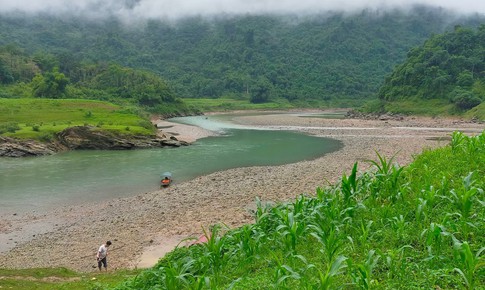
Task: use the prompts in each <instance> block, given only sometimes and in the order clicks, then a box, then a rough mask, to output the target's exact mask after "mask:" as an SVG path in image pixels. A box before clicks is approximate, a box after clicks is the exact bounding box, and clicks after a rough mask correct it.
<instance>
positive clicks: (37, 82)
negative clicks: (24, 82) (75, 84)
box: [32, 69, 69, 99]
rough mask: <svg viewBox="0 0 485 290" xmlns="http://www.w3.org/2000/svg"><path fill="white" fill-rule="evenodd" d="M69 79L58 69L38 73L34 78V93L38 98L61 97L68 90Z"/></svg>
mask: <svg viewBox="0 0 485 290" xmlns="http://www.w3.org/2000/svg"><path fill="white" fill-rule="evenodd" d="M68 83H69V79H68V78H66V76H65V75H64V74H63V73H60V72H59V71H58V70H57V69H54V70H52V71H49V72H45V73H43V74H37V75H36V76H35V77H34V78H33V79H32V90H33V95H34V96H35V97H38V98H50V99H59V98H62V97H63V96H64V94H65V92H66V86H67V84H68Z"/></svg>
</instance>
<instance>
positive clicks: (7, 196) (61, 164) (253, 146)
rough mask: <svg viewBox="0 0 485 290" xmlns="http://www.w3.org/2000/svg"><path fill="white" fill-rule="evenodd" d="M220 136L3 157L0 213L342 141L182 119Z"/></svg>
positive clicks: (124, 192) (308, 155)
mask: <svg viewBox="0 0 485 290" xmlns="http://www.w3.org/2000/svg"><path fill="white" fill-rule="evenodd" d="M174 121H176V122H182V123H186V124H194V125H198V126H200V127H203V128H206V129H209V130H213V131H217V132H219V133H220V134H221V135H220V136H216V137H208V138H203V139H199V140H197V141H196V142H195V143H194V144H192V145H190V146H184V147H179V148H163V149H147V150H131V151H72V152H65V153H60V154H56V155H53V156H45V157H35V158H17V159H10V158H0V213H11V212H26V211H43V210H49V209H53V208H55V207H59V206H64V205H72V204H78V203H82V202H87V201H88V202H92V201H96V200H106V199H111V198H118V197H126V196H132V195H135V194H139V193H143V192H148V191H154V190H157V189H158V188H159V176H160V174H161V173H163V172H165V171H170V172H172V174H173V177H174V183H177V182H183V181H186V180H190V179H192V178H195V177H197V176H200V175H204V174H209V173H212V172H215V171H219V170H225V169H230V168H236V167H245V166H254V165H281V164H286V163H293V162H298V161H302V160H310V159H314V158H317V157H319V156H322V155H324V154H325V153H329V152H333V151H335V150H338V149H339V148H340V146H341V144H340V143H339V142H338V141H335V140H332V139H327V138H319V137H312V136H307V135H304V134H300V133H295V132H290V131H268V130H256V129H254V128H248V127H239V126H236V125H232V124H230V123H227V122H224V121H223V118H221V119H217V118H213V117H211V119H210V120H209V119H208V118H206V117H185V118H177V119H175V120H174Z"/></svg>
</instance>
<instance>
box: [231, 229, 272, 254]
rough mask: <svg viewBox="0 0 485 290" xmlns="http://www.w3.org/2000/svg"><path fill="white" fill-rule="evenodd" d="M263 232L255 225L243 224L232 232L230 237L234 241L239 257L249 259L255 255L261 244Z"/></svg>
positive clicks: (263, 236)
mask: <svg viewBox="0 0 485 290" xmlns="http://www.w3.org/2000/svg"><path fill="white" fill-rule="evenodd" d="M265 236H266V235H265V232H264V231H262V230H260V229H259V228H258V226H257V224H256V225H244V226H242V227H241V228H239V229H237V230H236V231H234V232H233V234H232V235H231V237H232V238H233V239H234V240H235V241H236V244H237V249H238V252H239V253H240V254H241V257H245V258H247V259H251V258H252V257H254V256H255V255H257V254H258V253H259V251H260V248H261V247H262V245H263V239H264V238H265Z"/></svg>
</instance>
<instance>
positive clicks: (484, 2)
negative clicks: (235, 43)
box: [0, 0, 485, 19]
mask: <svg viewBox="0 0 485 290" xmlns="http://www.w3.org/2000/svg"><path fill="white" fill-rule="evenodd" d="M410 4H428V5H432V6H439V7H443V8H447V9H451V10H455V11H459V12H465V13H470V12H478V13H480V14H484V15H485V0H0V11H2V12H6V13H9V12H12V11H15V10H20V11H25V12H34V13H35V12H46V11H47V12H52V13H61V14H65V13H66V12H67V11H74V12H76V13H77V14H78V13H86V12H89V13H90V14H91V16H96V15H97V16H100V15H104V14H105V13H109V14H112V15H113V14H114V15H119V16H122V17H139V16H142V17H146V18H172V19H173V18H178V17H180V16H194V15H215V14H220V13H225V14H247V13H251V14H256V13H279V14H286V13H295V12H296V13H314V12H321V11H327V10H343V11H349V12H352V11H356V10H357V11H358V10H361V9H363V8H380V7H387V8H395V7H404V8H406V7H408V6H409V5H410Z"/></svg>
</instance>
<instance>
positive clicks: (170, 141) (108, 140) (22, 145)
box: [0, 126, 189, 157]
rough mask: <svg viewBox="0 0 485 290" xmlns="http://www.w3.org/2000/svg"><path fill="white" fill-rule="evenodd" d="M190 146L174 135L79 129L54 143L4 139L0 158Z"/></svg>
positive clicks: (0, 143)
mask: <svg viewBox="0 0 485 290" xmlns="http://www.w3.org/2000/svg"><path fill="white" fill-rule="evenodd" d="M188 144H189V143H188V142H186V141H183V140H178V139H177V138H176V137H175V136H173V135H171V134H158V136H133V135H121V134H114V133H111V132H108V131H106V130H100V129H99V128H97V127H93V126H75V127H70V128H67V129H65V130H63V131H61V132H59V133H58V134H57V135H56V138H55V140H53V141H51V142H45V143H43V142H39V141H34V140H19V139H14V138H8V137H1V136H0V157H28V156H42V155H52V154H55V153H57V152H61V151H67V150H79V149H96V150H127V149H140V148H157V147H167V146H168V147H179V146H185V145H188Z"/></svg>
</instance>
